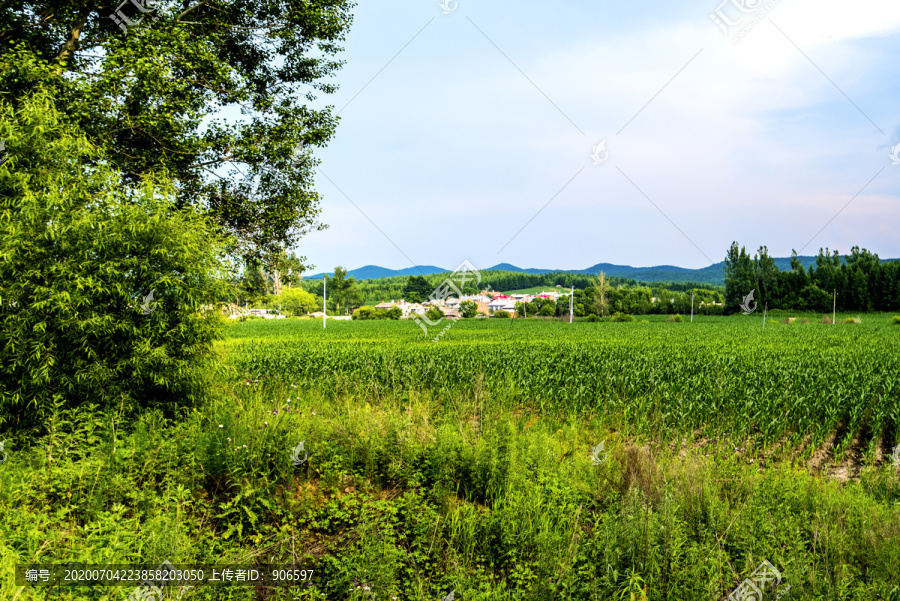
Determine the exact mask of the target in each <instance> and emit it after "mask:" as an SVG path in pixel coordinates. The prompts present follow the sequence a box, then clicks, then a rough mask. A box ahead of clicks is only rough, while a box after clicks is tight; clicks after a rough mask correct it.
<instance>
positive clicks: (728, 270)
mask: <svg viewBox="0 0 900 601" xmlns="http://www.w3.org/2000/svg"><path fill="white" fill-rule="evenodd" d="M722 269H723V271H724V272H725V314H726V315H728V314H731V313H737V312H738V311H740V310H741V308H740V307H741V303H742V302H743V299H744V298H745V297H746V296H747V295H748V294H750V291H751V290H754V289H756V288H758V287H759V286H758V283H757V281H756V277H755V275H754V273H753V264H752V262H751V260H750V255H748V254H747V251H746V249H745V248H744V247H740V249H738V243H737V242H732V243H731V248H730V249H728V253H727V255H726V256H725V266H724V267H723V268H722ZM757 292H759V290H757ZM754 298H756V299H757V300H758V299H759V296H758V295H757V296H755V297H754ZM666 300H667V301H668V299H666Z"/></svg>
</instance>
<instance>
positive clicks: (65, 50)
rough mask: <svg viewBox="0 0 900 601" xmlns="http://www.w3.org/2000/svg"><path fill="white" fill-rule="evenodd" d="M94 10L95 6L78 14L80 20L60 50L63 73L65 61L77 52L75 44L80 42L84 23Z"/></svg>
mask: <svg viewBox="0 0 900 601" xmlns="http://www.w3.org/2000/svg"><path fill="white" fill-rule="evenodd" d="M92 12H94V9H93V8H86V9H85V10H84V11H82V13H81V14H80V15H79V16H78V21H77V22H76V24H75V27H73V28H72V33H71V34H70V35H69V39H68V40H67V41H66V43H65V44H63V47H62V49H61V50H60V51H59V56H58V57H57V58H58V59H59V62H60V65H59V72H60V73H62V68H63V63H65V62H66V61H67V60H68V59H69V57H70V56H72V53H74V52H75V46H76V45H77V44H78V39H79V38H80V37H81V30H82V29H83V28H84V24H85V23H87V20H88V17H89V16H90V15H91V13H92Z"/></svg>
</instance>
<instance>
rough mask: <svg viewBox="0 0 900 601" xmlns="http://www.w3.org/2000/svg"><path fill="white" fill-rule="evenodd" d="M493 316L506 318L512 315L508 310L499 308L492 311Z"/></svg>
mask: <svg viewBox="0 0 900 601" xmlns="http://www.w3.org/2000/svg"><path fill="white" fill-rule="evenodd" d="M494 317H497V318H499V319H508V318H510V317H512V315H510V314H509V311H504V310H502V309H500V310H499V311H494Z"/></svg>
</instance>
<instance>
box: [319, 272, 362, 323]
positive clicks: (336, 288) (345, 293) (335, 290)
mask: <svg viewBox="0 0 900 601" xmlns="http://www.w3.org/2000/svg"><path fill="white" fill-rule="evenodd" d="M324 277H325V281H326V282H327V290H328V298H329V299H330V300H331V301H332V302H333V303H334V306H335V307H336V309H337V312H338V313H340V312H341V305H343V304H345V303H346V301H347V299H348V297H349V298H352V297H353V295H354V293H355V292H356V290H355V285H356V278H354V277H353V276H352V275H351V276H350V277H347V270H346V269H344V268H343V267H341V266H337V267H335V268H334V276H332V277H330V278H329V277H328V276H327V275H326V276H324Z"/></svg>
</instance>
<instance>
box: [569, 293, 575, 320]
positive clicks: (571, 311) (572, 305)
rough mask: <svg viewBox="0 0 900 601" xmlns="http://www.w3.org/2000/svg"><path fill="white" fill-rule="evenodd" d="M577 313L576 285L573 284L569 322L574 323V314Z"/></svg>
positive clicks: (570, 296)
mask: <svg viewBox="0 0 900 601" xmlns="http://www.w3.org/2000/svg"><path fill="white" fill-rule="evenodd" d="M574 314H575V286H572V294H570V295H569V323H572V316H573V315H574Z"/></svg>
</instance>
